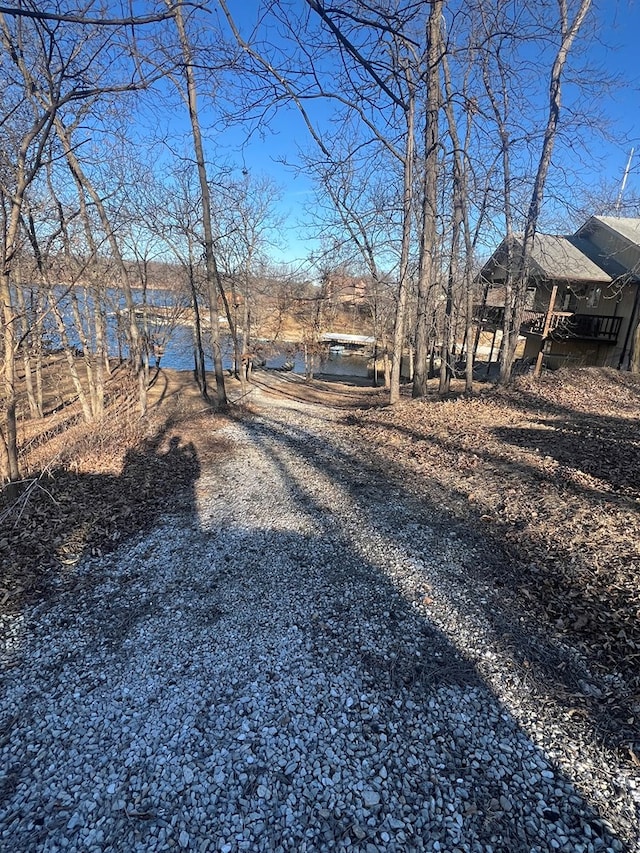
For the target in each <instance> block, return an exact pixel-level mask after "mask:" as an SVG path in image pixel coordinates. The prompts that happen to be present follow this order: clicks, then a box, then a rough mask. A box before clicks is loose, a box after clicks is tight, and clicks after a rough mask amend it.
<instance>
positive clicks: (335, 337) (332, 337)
mask: <svg viewBox="0 0 640 853" xmlns="http://www.w3.org/2000/svg"><path fill="white" fill-rule="evenodd" d="M320 343H321V344H328V347H329V352H330V353H331V355H363V356H371V355H373V351H374V348H375V343H376V339H375V338H374V337H373V336H372V335H348V334H346V333H345V332H325V333H324V334H323V335H321V336H320Z"/></svg>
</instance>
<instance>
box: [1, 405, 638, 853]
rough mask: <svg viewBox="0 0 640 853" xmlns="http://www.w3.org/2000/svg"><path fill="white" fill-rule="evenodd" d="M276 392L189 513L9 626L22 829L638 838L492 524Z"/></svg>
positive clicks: (315, 836)
mask: <svg viewBox="0 0 640 853" xmlns="http://www.w3.org/2000/svg"><path fill="white" fill-rule="evenodd" d="M257 394H258V396H259V400H258V404H259V414H258V415H256V416H255V417H253V418H251V419H247V420H245V421H238V422H229V423H228V424H227V425H226V426H225V427H224V428H223V430H222V431H221V438H223V439H224V441H225V442H229V444H230V446H231V448H232V450H231V452H230V453H229V454H228V455H227V456H226V457H225V458H224V459H223V460H222V461H220V460H218V461H216V462H215V464H213V463H212V464H206V461H205V460H201V463H202V472H201V476H200V478H199V479H198V480H197V481H196V482H195V483H193V485H192V489H191V490H190V491H189V492H188V493H186V494H185V496H184V506H183V512H182V513H180V514H178V515H172V516H170V517H166V518H165V519H164V520H163V523H162V525H161V526H158V527H156V528H155V529H154V530H152V532H151V533H149V534H145V535H144V536H141V537H139V538H137V539H134V540H130V541H129V542H128V543H127V544H126V545H123V546H122V547H121V548H120V549H119V550H117V551H115V552H113V553H112V554H109V555H107V556H105V557H102V558H97V557H87V558H85V559H84V560H83V561H82V562H81V563H80V565H79V566H78V567H77V568H76V570H75V571H74V573H73V575H71V576H66V577H64V578H61V579H60V581H59V587H58V589H57V591H55V593H54V594H53V595H52V596H50V597H49V598H48V599H47V601H45V602H42V603H40V604H38V605H36V606H34V607H33V608H31V609H29V610H27V611H25V612H23V613H22V615H20V616H19V617H16V616H13V617H11V618H8V619H7V620H6V621H5V623H4V624H3V625H2V630H3V633H4V636H5V640H6V644H5V648H4V651H3V654H2V663H3V676H2V696H1V699H0V702H1V705H0V848H1V849H2V850H7V851H15V853H18V851H44V850H46V851H63V850H64V851H67V852H68V853H70V852H71V851H96V853H97V851H157V850H158V851H159V850H181V849H184V850H194V851H200V853H205V851H224V853H232V851H245V850H246V851H285V850H286V851H296V853H304V851H323V850H327V851H334V850H350V851H351V850H352V851H362V853H365V852H366V853H375V851H423V850H429V851H437V850H439V851H451V852H452V853H453V851H485V853H490V851H494V853H497V851H505V853H507V851H508V853H517V851H523V852H524V851H527V853H534V851H551V850H560V851H567V853H569V851H570V853H579V851H597V850H603V851H604V850H612V851H621V850H628V851H632V850H638V849H640V848H639V847H638V844H637V804H638V800H639V799H640V796H639V795H640V783H639V782H638V780H637V779H634V778H632V776H631V775H630V774H629V772H628V771H625V770H624V769H623V767H622V766H621V765H618V763H617V761H616V757H615V755H613V754H612V753H608V752H607V751H606V750H605V749H604V747H602V746H600V745H599V743H598V740H597V737H596V736H595V735H594V734H593V733H592V732H590V731H589V728H588V726H586V725H581V721H580V720H577V721H573V722H571V723H570V724H569V723H567V722H566V721H565V720H564V719H563V718H561V716H560V715H559V714H557V713H556V708H555V705H554V701H553V697H549V698H548V700H544V701H541V699H540V697H541V693H540V690H539V689H535V690H534V689H533V688H532V686H531V685H528V683H527V681H526V676H525V675H524V674H523V673H522V671H521V668H519V667H517V666H516V665H515V664H514V662H513V660H512V658H511V656H510V654H509V649H505V648H503V647H501V644H500V643H499V641H498V639H497V638H496V637H495V636H494V635H493V634H492V629H490V628H489V627H488V626H489V624H490V622H489V620H486V619H484V618H483V613H484V612H487V609H491V607H492V601H491V591H482V590H477V589H474V588H473V585H472V584H470V583H469V581H468V579H467V578H466V577H465V572H464V566H465V565H468V564H469V562H470V561H471V562H472V561H473V560H474V559H479V557H478V555H476V554H474V551H473V547H472V545H470V544H469V543H467V542H465V541H464V540H463V539H462V538H460V536H459V535H457V534H456V532H455V531H446V530H442V529H439V528H438V527H437V526H434V525H433V524H432V523H431V520H430V519H429V518H428V517H425V516H424V513H422V512H421V511H420V507H419V505H418V504H417V503H415V502H413V501H412V500H411V499H409V497H408V496H407V495H406V494H405V493H404V492H403V490H402V489H401V488H397V487H391V486H389V484H388V483H385V481H384V475H383V472H382V471H381V470H380V469H379V467H378V465H377V464H376V460H375V459H372V458H368V456H367V450H366V448H352V447H350V446H349V432H348V426H347V425H345V413H344V411H340V410H336V409H331V408H328V407H326V406H320V405H314V404H309V403H302V402H296V401H294V400H291V399H288V398H284V397H283V398H279V399H275V398H274V397H269V396H267V395H265V394H262V395H260V393H259V392H257Z"/></svg>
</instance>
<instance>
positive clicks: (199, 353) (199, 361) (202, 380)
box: [189, 263, 209, 400]
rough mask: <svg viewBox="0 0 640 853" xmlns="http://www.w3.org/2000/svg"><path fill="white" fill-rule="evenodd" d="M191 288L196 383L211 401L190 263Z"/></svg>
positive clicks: (198, 308)
mask: <svg viewBox="0 0 640 853" xmlns="http://www.w3.org/2000/svg"><path fill="white" fill-rule="evenodd" d="M189 288H190V290H191V304H192V306H193V328H194V333H195V344H196V382H197V383H198V387H199V388H200V393H201V394H202V396H203V397H204V399H205V400H208V399H209V394H208V392H207V371H206V368H205V360H204V348H203V346H202V324H201V323H200V306H199V305H198V291H197V290H196V284H195V280H194V275H193V264H191V263H189Z"/></svg>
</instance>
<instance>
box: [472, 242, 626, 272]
mask: <svg viewBox="0 0 640 853" xmlns="http://www.w3.org/2000/svg"><path fill="white" fill-rule="evenodd" d="M513 244H514V245H513V250H512V251H513V253H514V254H516V255H517V253H518V252H519V251H521V249H522V236H521V235H517V236H514V238H513ZM589 248H590V247H589V245H588V243H587V241H586V240H582V239H581V238H579V237H563V236H559V235H556V234H536V236H535V238H534V241H533V247H532V249H531V253H530V257H529V266H530V269H529V274H530V275H531V274H533V275H536V274H537V275H538V276H543V277H544V278H548V279H555V280H557V279H565V280H566V281H583V282H599V283H603V284H607V283H609V282H610V281H611V280H612V279H611V276H610V275H609V274H608V273H606V272H605V271H604V270H603V269H602V267H600V266H598V264H597V263H595V261H593V260H592V259H591V258H590V257H588V256H587V254H586V252H587V250H588V249H589ZM589 254H591V252H589ZM506 257H507V244H506V240H503V241H502V243H501V245H500V246H499V248H498V249H497V250H496V252H494V254H493V255H492V256H491V258H490V259H489V261H488V262H487V263H486V264H485V266H484V268H483V270H482V272H483V275H484V276H485V278H492V279H493V280H500V279H501V278H504V276H500V275H495V273H496V272H498V271H504V270H505V264H506Z"/></svg>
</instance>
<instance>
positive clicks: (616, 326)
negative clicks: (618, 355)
mask: <svg viewBox="0 0 640 853" xmlns="http://www.w3.org/2000/svg"><path fill="white" fill-rule="evenodd" d="M546 316H547V315H546V312H544V311H525V312H524V316H523V318H522V326H521V331H522V332H523V333H524V334H530V335H541V334H542V331H543V329H544V322H545V318H546ZM482 322H483V323H486V324H488V325H491V326H496V327H497V328H500V327H501V326H502V324H503V322H504V308H503V307H502V306H494V305H487V306H485V309H484V311H483V313H482ZM621 325H622V317H602V316H601V315H600V314H573V313H572V312H571V311H554V312H553V314H552V315H551V325H550V327H549V333H550V335H551V337H553V338H555V339H556V340H569V339H573V340H583V341H602V342H604V343H610V344H615V343H616V342H617V340H618V335H619V334H620V326H621Z"/></svg>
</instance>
